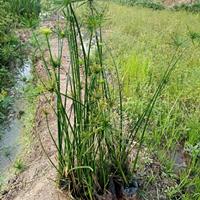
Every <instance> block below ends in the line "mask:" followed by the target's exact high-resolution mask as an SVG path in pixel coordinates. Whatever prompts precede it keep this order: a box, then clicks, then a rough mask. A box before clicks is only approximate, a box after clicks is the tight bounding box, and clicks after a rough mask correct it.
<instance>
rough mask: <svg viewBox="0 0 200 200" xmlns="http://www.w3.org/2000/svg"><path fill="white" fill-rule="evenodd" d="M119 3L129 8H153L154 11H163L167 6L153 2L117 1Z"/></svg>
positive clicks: (143, 0)
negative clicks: (136, 6)
mask: <svg viewBox="0 0 200 200" xmlns="http://www.w3.org/2000/svg"><path fill="white" fill-rule="evenodd" d="M117 1H118V2H120V3H122V4H126V5H129V6H135V5H138V6H142V7H146V8H152V9H153V10H163V9H165V6H164V5H162V4H161V3H160V2H154V1H151V0H117Z"/></svg>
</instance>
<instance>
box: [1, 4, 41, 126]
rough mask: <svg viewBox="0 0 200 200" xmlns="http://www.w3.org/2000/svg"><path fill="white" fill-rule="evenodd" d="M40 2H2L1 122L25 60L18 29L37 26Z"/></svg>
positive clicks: (23, 47)
mask: <svg viewBox="0 0 200 200" xmlns="http://www.w3.org/2000/svg"><path fill="white" fill-rule="evenodd" d="M39 5H40V1H24V2H22V1H4V0H1V1H0V79H1V82H0V122H2V121H3V120H4V119H5V117H6V115H7V113H8V107H9V106H10V103H11V98H10V97H9V96H10V95H9V91H10V88H11V87H12V86H13V84H14V82H15V78H14V77H15V74H16V69H17V67H19V66H21V65H22V63H23V58H25V56H24V54H25V45H24V44H23V42H22V41H20V38H19V36H18V35H17V34H16V32H15V30H16V27H18V28H20V27H23V26H24V25H25V26H28V27H30V26H31V27H33V26H35V21H36V20H38V17H39V12H40V7H39Z"/></svg>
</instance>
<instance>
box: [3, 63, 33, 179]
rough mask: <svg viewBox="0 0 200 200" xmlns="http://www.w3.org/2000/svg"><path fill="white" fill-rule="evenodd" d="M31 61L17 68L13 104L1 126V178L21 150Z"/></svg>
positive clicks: (10, 95) (11, 92) (10, 94)
mask: <svg viewBox="0 0 200 200" xmlns="http://www.w3.org/2000/svg"><path fill="white" fill-rule="evenodd" d="M31 65H32V64H31V61H30V60H24V62H23V65H22V66H21V67H19V68H17V70H16V72H13V73H15V76H14V79H15V84H14V86H13V87H12V88H11V89H10V91H9V98H10V101H11V104H10V106H9V109H8V112H7V116H6V118H5V120H4V122H3V123H1V124H0V132H1V135H2V137H1V140H0V176H3V175H4V174H5V173H6V172H7V170H8V169H9V168H10V167H11V166H12V165H13V162H14V161H15V159H16V157H17V155H18V153H19V152H20V150H21V146H20V135H21V133H22V131H23V126H24V124H23V120H22V119H21V118H22V116H23V114H24V113H25V112H26V111H25V110H24V109H25V107H26V106H25V105H26V104H27V100H26V98H25V95H24V89H25V88H26V86H27V81H28V80H29V79H30V78H31Z"/></svg>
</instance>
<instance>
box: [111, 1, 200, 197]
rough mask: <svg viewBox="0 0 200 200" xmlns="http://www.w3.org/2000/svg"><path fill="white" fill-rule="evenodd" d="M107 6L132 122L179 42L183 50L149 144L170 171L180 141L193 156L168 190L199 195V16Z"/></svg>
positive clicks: (152, 126)
mask: <svg viewBox="0 0 200 200" xmlns="http://www.w3.org/2000/svg"><path fill="white" fill-rule="evenodd" d="M109 9H110V14H109V18H110V21H111V23H110V21H109V25H108V26H107V28H108V29H109V30H110V33H109V34H108V38H107V42H108V43H109V45H111V46H112V48H113V52H114V55H115V56H116V57H117V58H118V59H116V62H118V63H119V66H120V73H121V74H120V75H121V77H124V81H123V84H124V88H125V89H124V93H123V94H124V98H126V105H125V106H124V109H125V110H126V113H127V115H128V116H129V118H130V119H132V120H133V122H134V121H136V120H137V117H138V116H139V115H140V114H141V112H142V110H143V109H144V108H145V105H146V104H147V101H148V99H149V96H150V95H151V94H152V92H153V91H154V90H155V87H156V85H157V84H158V82H159V80H160V77H161V75H162V74H163V72H164V69H165V68H166V64H167V63H168V62H169V60H170V58H171V57H172V56H173V55H174V53H175V50H176V48H177V46H179V47H180V48H181V49H182V50H183V51H184V55H183V57H182V58H181V60H180V61H179V63H178V67H177V68H176V70H175V71H174V73H173V75H172V77H171V80H170V84H169V85H168V87H167V88H166V89H165V91H164V92H163V94H162V98H161V99H160V100H159V101H158V102H157V104H156V108H155V109H154V111H153V116H152V119H151V122H150V124H149V128H148V131H147V132H146V133H147V134H146V136H145V141H146V142H145V146H146V147H148V148H149V149H150V150H151V152H152V153H153V154H155V155H156V156H157V157H158V158H159V160H160V161H161V163H163V166H164V168H165V170H166V172H167V173H168V174H170V175H172V174H174V173H175V171H174V170H175V167H174V162H175V157H176V156H174V155H175V154H177V151H178V150H177V148H178V147H179V146H181V148H182V149H184V152H185V154H187V155H189V156H188V157H189V159H188V160H187V161H186V163H187V166H185V167H183V169H182V170H180V171H179V175H178V176H177V186H176V187H174V188H170V189H169V190H168V191H165V192H166V193H165V195H166V196H167V195H168V198H171V199H173V198H175V199H176V198H178V196H180V198H181V199H198V198H199V193H198V192H199V188H200V186H199V182H200V180H199V178H197V177H199V175H200V174H199V173H200V172H199V157H198V156H197V154H199V134H198V132H199V120H200V119H199V117H198V116H199V115H200V112H199V105H200V104H199V103H200V98H199V96H200V87H199V83H200V82H199V76H200V68H199V66H200V61H199V54H200V48H199V37H198V35H199V33H200V26H199V19H200V17H199V15H195V14H190V13H186V12H172V11H166V10H163V11H152V10H150V9H145V8H138V7H132V8H131V7H125V6H119V5H116V4H110V8H109ZM127 13H128V14H127ZM191 22H192V23H191ZM130 68H131V69H130ZM128 72H129V73H128ZM137 72H138V75H137ZM136 77H137V78H136ZM189 149H190V150H189ZM166 158H167V160H166ZM179 168H181V166H179ZM151 184H153V183H151ZM147 198H148V197H147Z"/></svg>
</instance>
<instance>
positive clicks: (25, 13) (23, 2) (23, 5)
mask: <svg viewBox="0 0 200 200" xmlns="http://www.w3.org/2000/svg"><path fill="white" fill-rule="evenodd" d="M7 2H8V3H9V6H10V9H11V10H12V12H13V13H14V14H16V15H18V16H20V17H25V18H28V19H31V18H38V16H39V14H40V11H41V5H40V0H29V1H27V0H8V1H7Z"/></svg>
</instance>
